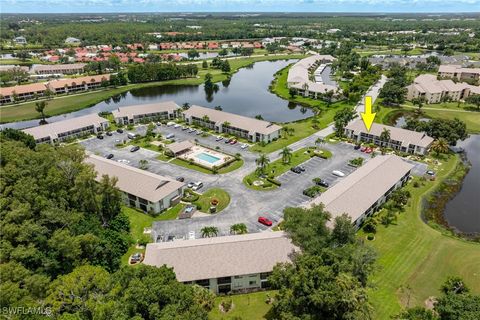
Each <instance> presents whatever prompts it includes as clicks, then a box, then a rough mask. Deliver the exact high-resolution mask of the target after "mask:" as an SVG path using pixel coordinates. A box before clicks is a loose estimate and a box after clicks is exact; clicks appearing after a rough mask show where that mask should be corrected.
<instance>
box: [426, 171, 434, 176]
mask: <svg viewBox="0 0 480 320" xmlns="http://www.w3.org/2000/svg"><path fill="white" fill-rule="evenodd" d="M426 174H428V175H429V176H432V177H433V176H434V175H435V171H433V170H427V172H426Z"/></svg>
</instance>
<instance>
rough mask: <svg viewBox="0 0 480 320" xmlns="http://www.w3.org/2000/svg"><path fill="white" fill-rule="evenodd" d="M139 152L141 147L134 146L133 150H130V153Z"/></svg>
mask: <svg viewBox="0 0 480 320" xmlns="http://www.w3.org/2000/svg"><path fill="white" fill-rule="evenodd" d="M138 150H140V147H139V146H133V147H132V149H130V152H135V151H138Z"/></svg>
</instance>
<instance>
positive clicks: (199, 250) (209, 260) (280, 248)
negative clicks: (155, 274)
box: [143, 232, 299, 282]
mask: <svg viewBox="0 0 480 320" xmlns="http://www.w3.org/2000/svg"><path fill="white" fill-rule="evenodd" d="M293 251H299V249H298V248H297V247H295V246H294V245H293V244H292V243H291V241H290V239H289V238H287V237H286V235H285V233H283V232H260V233H251V234H245V235H234V236H225V237H215V238H203V239H195V240H177V241H173V242H162V243H149V244H148V245H147V249H146V252H145V260H144V261H143V263H144V264H146V265H151V266H157V267H160V266H162V265H167V266H169V267H173V271H174V272H175V274H176V275H177V279H178V281H182V282H183V281H193V280H201V279H212V278H219V277H229V276H236V275H247V274H256V273H260V272H270V271H272V269H273V267H274V266H275V265H276V264H277V263H280V262H289V261H290V254H291V253H292V252H293Z"/></svg>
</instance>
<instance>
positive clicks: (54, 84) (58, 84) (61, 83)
mask: <svg viewBox="0 0 480 320" xmlns="http://www.w3.org/2000/svg"><path fill="white" fill-rule="evenodd" d="M109 79H110V75H109V74H99V75H95V76H85V77H78V78H71V79H61V80H54V81H50V82H49V83H48V87H49V88H51V89H52V90H55V89H59V88H63V87H65V85H67V86H69V87H70V86H72V85H74V84H76V85H81V84H82V82H85V83H87V84H88V83H97V82H102V81H103V80H109Z"/></svg>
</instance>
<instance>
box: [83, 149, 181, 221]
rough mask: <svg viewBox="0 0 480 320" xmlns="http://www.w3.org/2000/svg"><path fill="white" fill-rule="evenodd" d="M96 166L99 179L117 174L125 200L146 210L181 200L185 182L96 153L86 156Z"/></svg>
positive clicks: (160, 208) (155, 209) (155, 211)
mask: <svg viewBox="0 0 480 320" xmlns="http://www.w3.org/2000/svg"><path fill="white" fill-rule="evenodd" d="M85 161H86V162H87V163H90V164H92V165H93V166H94V169H95V171H96V172H97V181H100V180H101V179H102V176H103V175H107V176H109V177H116V178H117V179H118V181H117V185H116V186H117V187H118V188H119V189H120V190H121V191H122V192H123V201H124V202H125V204H127V205H129V206H131V207H135V208H138V209H140V210H142V211H144V212H154V213H160V212H162V211H163V210H165V209H168V208H170V207H171V206H174V205H176V204H177V203H179V202H180V199H181V197H182V194H183V188H184V186H185V184H184V183H182V182H179V181H176V180H174V179H171V178H168V177H164V176H160V175H158V174H155V173H152V172H148V171H146V170H141V169H138V168H135V167H132V166H129V165H126V164H123V163H118V162H116V161H112V160H109V159H105V158H103V157H99V156H96V155H90V156H89V157H88V158H87V159H86V160H85Z"/></svg>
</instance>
